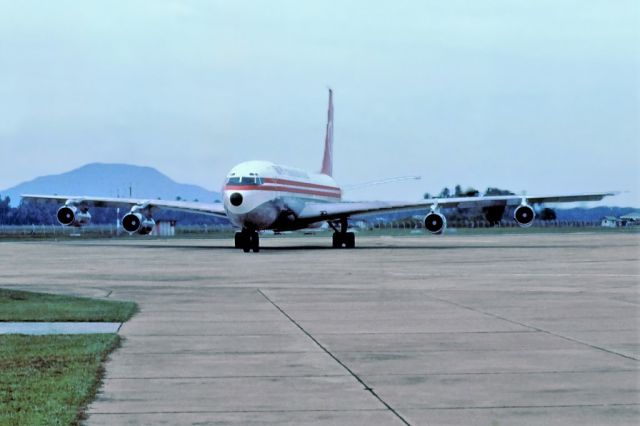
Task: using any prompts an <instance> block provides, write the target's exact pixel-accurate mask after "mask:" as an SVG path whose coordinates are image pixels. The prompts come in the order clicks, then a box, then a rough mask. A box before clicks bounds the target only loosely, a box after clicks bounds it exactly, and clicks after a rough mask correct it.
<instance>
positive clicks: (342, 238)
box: [328, 217, 356, 248]
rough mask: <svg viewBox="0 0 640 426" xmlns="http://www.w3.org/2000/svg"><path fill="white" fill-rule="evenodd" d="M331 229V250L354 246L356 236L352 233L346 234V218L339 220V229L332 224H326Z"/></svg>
mask: <svg viewBox="0 0 640 426" xmlns="http://www.w3.org/2000/svg"><path fill="white" fill-rule="evenodd" d="M328 223H329V226H330V227H331V229H333V231H334V232H333V239H332V247H333V248H342V247H345V248H354V247H355V246H356V234H354V233H353V232H347V227H348V222H347V218H346V217H342V218H340V223H339V226H340V229H338V227H337V226H336V224H335V223H333V222H328Z"/></svg>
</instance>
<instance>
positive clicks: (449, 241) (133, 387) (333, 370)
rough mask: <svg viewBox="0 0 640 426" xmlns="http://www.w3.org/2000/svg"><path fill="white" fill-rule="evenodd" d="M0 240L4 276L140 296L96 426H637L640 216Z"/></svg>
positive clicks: (31, 284) (7, 280)
mask: <svg viewBox="0 0 640 426" xmlns="http://www.w3.org/2000/svg"><path fill="white" fill-rule="evenodd" d="M262 243H263V245H264V249H263V250H262V251H261V253H258V254H244V253H242V252H241V251H238V250H235V249H232V248H230V246H231V245H232V242H231V241H227V240H178V239H176V240H148V239H142V238H132V239H125V240H113V241H82V240H77V241H72V242H60V243H56V242H48V243H9V242H5V243H0V286H3V287H9V288H16V289H24V290H34V291H49V292H55V293H64V294H76V295H86V296H94V297H107V298H110V299H120V300H135V301H136V302H138V303H139V305H140V307H141V312H140V313H139V314H138V315H137V316H135V317H134V318H133V319H132V320H131V321H129V322H128V323H126V324H125V325H124V326H122V328H121V329H120V334H121V335H122V336H124V337H125V341H124V344H123V346H122V348H120V349H119V350H117V351H116V352H114V354H112V357H111V359H110V361H109V362H108V363H107V365H106V375H105V379H104V383H103V385H102V387H101V389H100V391H99V394H98V397H97V399H96V400H95V401H94V403H92V404H91V405H90V407H89V410H88V413H89V418H88V420H87V424H90V425H112V424H172V425H173V424H242V425H246V424H361V425H392V424H399V425H401V424H407V423H408V424H412V425H426V424H429V425H449V424H451V425H460V424H466V425H469V424H473V425H475V424H477V425H513V424H526V425H567V424H581V425H585V424H593V425H602V424H614V425H627V424H629V425H632V424H634V425H635V424H638V422H639V421H640V393H639V390H640V372H639V370H638V366H639V363H638V360H639V359H640V292H639V284H640V234H620V233H593V234H590V233H585V234H549V235H544V234H527V235H479V236H457V235H449V236H444V237H427V236H412V237H405V238H392V237H366V238H359V240H358V241H357V243H358V246H359V248H356V249H354V250H347V249H330V248H329V246H330V237H329V236H327V237H323V238H304V239H303V238H283V239H277V238H274V239H263V241H262Z"/></svg>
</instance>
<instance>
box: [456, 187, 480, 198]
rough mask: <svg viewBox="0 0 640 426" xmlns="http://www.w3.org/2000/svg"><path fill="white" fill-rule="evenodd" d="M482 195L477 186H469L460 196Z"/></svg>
mask: <svg viewBox="0 0 640 426" xmlns="http://www.w3.org/2000/svg"><path fill="white" fill-rule="evenodd" d="M479 195H480V191H478V190H477V189H475V188H472V187H468V188H467V189H466V190H464V191H462V192H461V193H460V195H458V197H478V196H479Z"/></svg>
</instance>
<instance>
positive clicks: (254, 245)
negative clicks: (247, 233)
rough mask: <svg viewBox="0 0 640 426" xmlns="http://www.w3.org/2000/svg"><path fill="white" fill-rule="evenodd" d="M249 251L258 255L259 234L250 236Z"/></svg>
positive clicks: (255, 233)
mask: <svg viewBox="0 0 640 426" xmlns="http://www.w3.org/2000/svg"><path fill="white" fill-rule="evenodd" d="M251 249H252V250H253V252H254V253H258V252H259V251H260V234H258V233H257V232H254V233H253V234H252V235H251Z"/></svg>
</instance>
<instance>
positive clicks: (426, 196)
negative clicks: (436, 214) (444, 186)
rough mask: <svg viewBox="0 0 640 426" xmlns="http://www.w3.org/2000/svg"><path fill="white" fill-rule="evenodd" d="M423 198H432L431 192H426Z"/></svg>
mask: <svg viewBox="0 0 640 426" xmlns="http://www.w3.org/2000/svg"><path fill="white" fill-rule="evenodd" d="M422 198H424V199H425V200H428V199H429V198H431V194H429V193H428V192H425V193H424V195H423V196H422Z"/></svg>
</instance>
